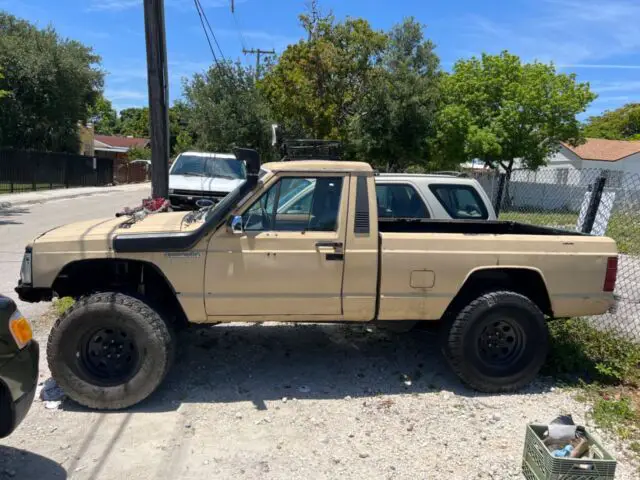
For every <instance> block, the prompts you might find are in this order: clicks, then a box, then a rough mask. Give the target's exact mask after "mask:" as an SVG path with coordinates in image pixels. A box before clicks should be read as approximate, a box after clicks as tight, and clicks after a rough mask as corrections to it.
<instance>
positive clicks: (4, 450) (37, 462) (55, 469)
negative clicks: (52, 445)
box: [0, 445, 67, 480]
mask: <svg viewBox="0 0 640 480" xmlns="http://www.w3.org/2000/svg"><path fill="white" fill-rule="evenodd" d="M5 478H6V479H13V478H23V479H29V478H33V479H43V480H44V479H65V478H67V472H66V470H65V469H64V468H62V466H60V465H59V464H58V463H56V462H54V461H53V460H49V459H48V458H45V457H42V456H40V455H37V454H35V453H31V452H28V451H26V450H20V449H17V448H11V447H5V446H4V445H0V479H2V480H4V479H5Z"/></svg>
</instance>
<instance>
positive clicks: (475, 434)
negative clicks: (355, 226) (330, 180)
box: [0, 324, 638, 480]
mask: <svg viewBox="0 0 640 480" xmlns="http://www.w3.org/2000/svg"><path fill="white" fill-rule="evenodd" d="M39 330H40V332H39V334H38V337H39V338H40V340H41V342H44V339H45V333H44V331H43V330H44V329H43V327H42V325H40V326H39ZM180 342H181V345H182V348H181V352H180V354H179V356H178V359H177V362H176V365H175V366H174V368H173V370H172V371H171V373H170V374H169V377H168V378H167V380H166V381H165V383H164V385H163V386H162V387H161V389H160V390H159V391H158V392H156V394H154V395H153V396H152V397H151V398H149V399H148V400H147V401H146V402H143V404H141V405H139V406H137V407H134V408H132V409H130V410H128V411H125V412H117V413H98V412H91V411H88V410H86V409H84V408H81V407H79V406H77V405H76V404H74V403H73V402H71V401H65V402H63V403H62V406H61V408H60V409H57V410H48V409H46V408H45V407H44V403H43V402H42V401H40V400H37V401H36V403H35V404H34V405H33V408H32V410H31V412H30V414H29V416H28V417H27V419H26V420H25V422H24V423H23V424H22V426H21V427H20V428H19V430H17V431H16V432H15V433H14V434H13V435H12V436H11V437H9V438H8V439H6V440H5V443H4V446H0V478H19V479H49V478H73V479H121V478H127V479H167V480H169V479H177V478H180V479H192V478H193V479H196V478H197V479H203V478H221V479H226V478H229V479H231V478H233V479H243V478H246V479H257V478H260V479H288V478H308V479H325V478H326V479H334V478H345V479H361V478H362V479H378V478H381V479H431V478H447V479H464V480H466V479H476V478H477V479H480V478H494V479H509V478H522V477H521V473H520V464H521V461H522V449H523V442H524V432H525V425H526V424H527V423H528V422H541V423H546V422H548V421H550V420H551V419H553V418H554V417H556V416H557V415H559V414H564V413H571V414H573V416H574V419H576V420H577V421H579V422H581V423H582V422H585V413H586V408H587V407H586V406H585V405H583V404H581V403H578V402H576V401H574V400H573V399H572V397H571V394H570V392H568V391H564V390H562V389H560V388H556V387H554V386H553V383H552V382H550V381H547V380H545V379H540V380H539V381H537V382H536V383H535V384H534V385H532V386H531V387H529V388H528V389H527V390H525V391H523V392H520V393H519V394H513V395H482V394H477V393H475V392H472V391H470V390H468V389H466V388H464V387H463V386H462V385H461V384H460V383H459V382H458V380H457V379H456V377H455V376H454V375H453V374H452V373H451V372H450V371H449V369H448V368H447V366H446V365H445V363H444V361H443V360H442V358H441V356H440V354H439V352H438V347H437V342H436V335H435V333H434V332H432V331H416V332H411V333H404V334H397V333H390V332H385V331H379V330H371V329H366V328H361V327H344V326H338V325H335V326H319V325H305V326H285V325H268V324H265V325H251V326H239V325H237V324H236V325H228V326H215V327H207V328H192V329H189V330H187V331H184V332H182V333H181V334H180ZM41 345H44V343H41ZM43 350H44V349H43ZM48 376H49V373H48V370H47V368H46V366H45V365H44V364H43V365H42V375H41V380H42V381H44V380H45V379H46V378H48ZM599 435H600V437H601V438H603V440H604V445H605V448H607V449H608V450H609V451H610V452H612V453H614V454H615V455H616V456H617V457H618V472H617V475H616V478H617V479H621V480H623V479H629V480H631V479H637V478H638V470H637V469H636V468H637V466H634V465H632V464H631V463H629V462H628V461H627V460H625V457H624V455H623V454H622V452H620V450H619V448H620V446H619V445H616V444H615V442H612V441H611V439H610V438H608V437H607V436H606V435H602V434H601V433H600V434H599Z"/></svg>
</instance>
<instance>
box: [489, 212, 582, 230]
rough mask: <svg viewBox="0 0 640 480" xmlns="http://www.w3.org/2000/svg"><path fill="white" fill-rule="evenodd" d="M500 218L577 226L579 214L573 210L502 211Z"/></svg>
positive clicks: (530, 222)
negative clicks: (572, 211)
mask: <svg viewBox="0 0 640 480" xmlns="http://www.w3.org/2000/svg"><path fill="white" fill-rule="evenodd" d="M500 220H510V221H514V222H522V223H529V224H532V225H558V226H571V227H575V226H576V223H577V222H578V214H577V213H571V212H518V211H510V212H509V211H507V212H500Z"/></svg>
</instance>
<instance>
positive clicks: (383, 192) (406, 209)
mask: <svg viewBox="0 0 640 480" xmlns="http://www.w3.org/2000/svg"><path fill="white" fill-rule="evenodd" d="M376 198H377V200H378V217H379V218H429V211H428V210H427V207H426V206H425V204H424V202H423V201H422V198H421V197H420V195H419V194H418V192H416V190H415V188H413V187H412V186H411V185H402V184H388V185H384V184H382V185H380V184H378V185H376Z"/></svg>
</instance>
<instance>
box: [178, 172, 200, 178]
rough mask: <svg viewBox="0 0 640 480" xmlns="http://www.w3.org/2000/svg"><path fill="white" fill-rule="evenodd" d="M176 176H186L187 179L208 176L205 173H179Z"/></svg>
mask: <svg viewBox="0 0 640 480" xmlns="http://www.w3.org/2000/svg"><path fill="white" fill-rule="evenodd" d="M176 175H184V176H185V177H204V176H206V175H205V174H204V173H196V172H185V173H178V174H176Z"/></svg>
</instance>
